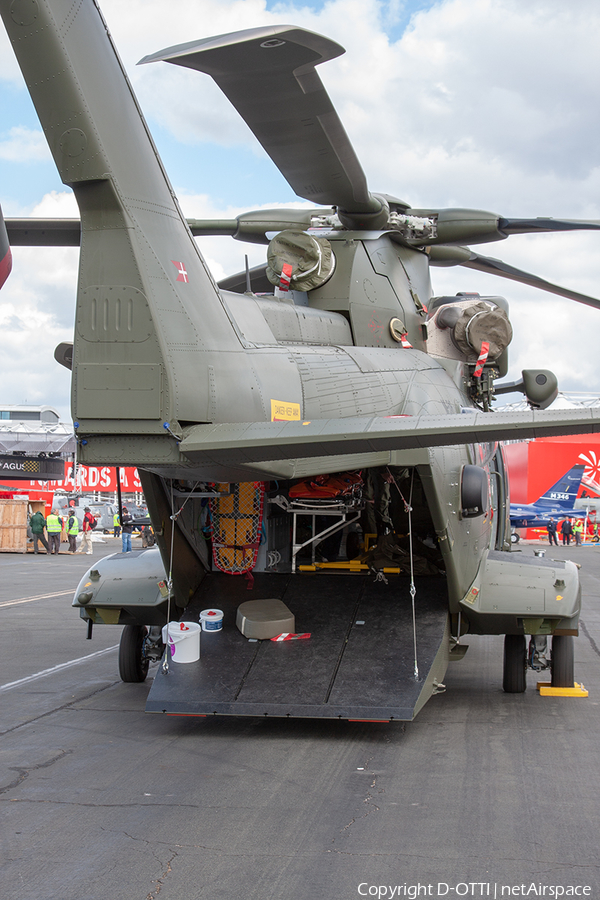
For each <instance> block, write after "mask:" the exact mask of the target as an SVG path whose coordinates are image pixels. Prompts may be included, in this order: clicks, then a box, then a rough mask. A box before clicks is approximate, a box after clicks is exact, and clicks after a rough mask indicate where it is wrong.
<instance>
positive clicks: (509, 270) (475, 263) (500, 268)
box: [459, 252, 600, 309]
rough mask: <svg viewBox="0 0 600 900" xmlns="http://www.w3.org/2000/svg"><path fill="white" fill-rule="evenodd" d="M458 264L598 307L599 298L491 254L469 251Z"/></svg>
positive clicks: (599, 303) (599, 304)
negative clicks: (519, 267) (525, 269)
mask: <svg viewBox="0 0 600 900" xmlns="http://www.w3.org/2000/svg"><path fill="white" fill-rule="evenodd" d="M459 265H461V266H466V267H467V268H468V269H477V270H478V271H479V272H487V273H488V274H489V275H500V277H501V278H509V279H510V280H511V281H518V282H519V283H520V284H528V285H530V286H531V287H535V288H540V290H542V291H549V292H550V293H551V294H558V296H559V297H567V298H568V299H569V300H576V301H577V303H584V304H585V305H586V306H592V307H594V309H600V300H597V299H596V298H595V297H588V296H587V294H579V293H578V292H577V291H570V290H569V289H568V288H564V287H560V285H558V284H552V282H550V281H545V279H543V278H540V277H539V276H537V275H531V274H530V273H529V272H523V271H522V270H521V269H516V268H515V267H514V266H510V265H508V263H505V262H502V260H501V259H493V258H492V257H491V256H480V255H479V254H478V253H473V252H471V254H470V257H469V259H468V260H465V261H464V262H459Z"/></svg>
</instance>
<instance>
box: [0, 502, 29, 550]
mask: <svg viewBox="0 0 600 900" xmlns="http://www.w3.org/2000/svg"><path fill="white" fill-rule="evenodd" d="M28 504H29V501H28V498H27V497H13V499H12V500H0V553H27V507H28Z"/></svg>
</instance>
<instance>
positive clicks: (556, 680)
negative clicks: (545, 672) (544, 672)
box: [550, 634, 575, 687]
mask: <svg viewBox="0 0 600 900" xmlns="http://www.w3.org/2000/svg"><path fill="white" fill-rule="evenodd" d="M550 669H551V671H552V687H573V686H574V684H575V681H574V653H573V638H572V636H571V635H570V634H555V635H554V637H553V638H552V660H551V663H550Z"/></svg>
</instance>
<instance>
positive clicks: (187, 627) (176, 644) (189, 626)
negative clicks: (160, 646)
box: [162, 622, 201, 663]
mask: <svg viewBox="0 0 600 900" xmlns="http://www.w3.org/2000/svg"><path fill="white" fill-rule="evenodd" d="M167 629H168V637H167ZM200 630H201V629H200V625H198V623H197V622H169V624H168V625H165V626H164V627H163V630H162V639H163V641H164V642H165V643H166V644H168V647H169V650H170V651H171V659H172V660H173V662H177V663H190V662H196V661H197V660H199V659H200Z"/></svg>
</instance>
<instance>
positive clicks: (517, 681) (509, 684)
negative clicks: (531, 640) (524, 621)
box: [502, 634, 527, 694]
mask: <svg viewBox="0 0 600 900" xmlns="http://www.w3.org/2000/svg"><path fill="white" fill-rule="evenodd" d="M526 687H527V648H526V643H525V635H524V634H506V635H504V677H503V680H502V688H503V690H504V691H506V693H507V694H522V693H523V691H524V690H525V689H526Z"/></svg>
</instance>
